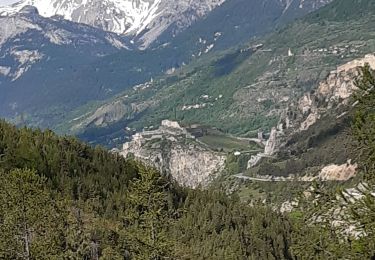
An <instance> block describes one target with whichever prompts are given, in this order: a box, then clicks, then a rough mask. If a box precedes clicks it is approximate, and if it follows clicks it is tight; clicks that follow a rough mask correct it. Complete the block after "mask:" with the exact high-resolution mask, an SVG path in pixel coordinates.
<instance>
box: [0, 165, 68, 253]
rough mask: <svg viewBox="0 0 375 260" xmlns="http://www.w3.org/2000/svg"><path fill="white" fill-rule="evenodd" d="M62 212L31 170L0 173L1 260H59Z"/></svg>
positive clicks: (61, 239) (39, 178) (42, 180)
mask: <svg viewBox="0 0 375 260" xmlns="http://www.w3.org/2000/svg"><path fill="white" fill-rule="evenodd" d="M62 219H63V211H62V210H61V209H60V208H59V205H58V203H57V202H56V201H55V200H53V199H52V197H51V194H50V193H49V192H48V190H47V189H46V187H45V179H44V178H42V177H39V176H38V175H36V174H35V172H33V171H30V170H13V171H11V172H10V173H5V172H0V234H1V236H0V258H1V259H25V260H30V259H58V258H59V257H61V252H62V251H63V250H62V245H63V242H64V240H63V236H62V234H63V228H62V226H61V224H62V223H63V221H62Z"/></svg>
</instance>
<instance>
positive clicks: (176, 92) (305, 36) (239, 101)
mask: <svg viewBox="0 0 375 260" xmlns="http://www.w3.org/2000/svg"><path fill="white" fill-rule="evenodd" d="M363 3H364V2H358V5H357V4H354V6H353V5H351V8H354V9H356V8H357V7H358V12H360V11H359V10H366V12H368V15H363V16H361V15H359V16H353V17H351V18H349V19H347V20H342V19H341V16H339V15H337V16H336V19H335V17H334V16H327V18H322V19H320V20H317V19H316V17H319V16H321V15H322V14H323V13H326V12H327V10H338V9H337V5H341V3H338V2H337V1H335V2H333V3H331V4H329V5H327V6H326V7H323V9H321V10H318V11H317V12H316V13H313V14H311V15H309V16H308V17H306V18H304V19H301V20H298V21H296V22H293V23H292V24H290V25H288V26H286V27H285V28H283V29H279V30H277V31H276V32H273V33H270V34H268V35H267V36H265V37H262V38H258V39H255V40H253V41H250V42H248V43H247V44H244V45H243V46H242V47H240V48H232V49H229V50H226V51H223V52H221V53H210V54H208V55H206V56H204V57H202V58H200V59H197V60H196V61H195V62H193V63H191V64H189V65H188V66H184V67H182V68H181V69H180V70H176V71H175V72H174V73H172V74H171V75H169V76H165V77H164V78H161V79H160V80H154V81H153V82H151V83H148V84H146V85H144V86H139V87H137V88H134V89H129V90H128V91H125V92H124V93H123V94H122V95H119V96H118V97H117V98H115V99H111V100H108V101H107V102H105V104H102V105H99V106H97V107H96V108H94V109H93V110H91V111H90V110H88V109H82V110H81V112H78V113H76V114H74V117H73V116H68V117H67V120H66V121H65V122H64V123H63V125H64V127H69V128H70V130H74V131H77V129H81V131H82V130H83V131H85V130H87V131H89V130H88V129H91V128H96V129H101V130H100V131H99V132H101V133H102V134H103V135H104V133H107V134H108V133H110V132H111V133H112V134H113V133H115V132H117V131H120V129H122V128H123V127H125V126H128V127H130V128H136V129H138V130H141V129H142V128H143V127H146V126H155V125H158V124H160V122H161V121H162V120H164V119H170V120H175V121H179V122H180V123H182V125H190V124H202V125H209V126H212V127H216V128H219V129H221V130H222V131H224V132H229V133H231V134H236V135H243V136H254V131H256V132H257V130H258V129H259V128H265V129H268V130H270V128H271V127H272V126H274V125H276V123H277V121H278V120H279V117H280V115H281V114H282V113H283V112H284V110H285V109H286V108H287V106H288V104H289V103H290V102H291V101H293V100H296V99H298V98H299V97H301V96H302V95H303V94H304V93H305V92H306V91H310V90H313V89H314V88H316V86H317V85H318V83H319V82H320V81H322V80H323V79H324V78H325V76H326V75H327V74H328V73H329V72H330V71H331V70H334V69H335V68H336V67H337V66H338V65H340V64H343V63H345V62H348V61H351V60H353V59H356V58H360V57H363V56H364V55H366V54H368V53H371V52H373V51H374V49H373V47H372V46H373V45H372V36H371V26H372V25H373V24H374V19H373V14H374V13H375V12H374V9H369V8H368V6H366V5H364V6H362V5H363ZM340 13H341V12H340ZM114 104H116V105H114ZM104 107H105V109H103V108H104ZM111 108H113V109H111ZM91 109H92V108H91ZM96 109H97V110H96ZM95 110H96V111H95ZM77 111H78V110H77ZM113 111H122V113H121V114H117V115H118V117H117V118H114V117H112V119H111V120H107V119H109V118H111V117H110V116H109V115H111V114H112V113H113ZM79 115H85V116H84V117H82V118H81V119H80V120H78V121H70V120H72V119H74V118H77V117H79ZM104 115H108V117H105V116H104ZM101 118H103V119H104V120H98V119H101ZM110 125H113V128H112V131H111V127H110ZM98 127H99V128H98ZM69 128H68V129H69ZM104 129H106V130H104ZM65 130H67V128H65ZM89 132H90V135H92V129H91V130H90V131H89ZM92 136H96V137H94V139H95V138H97V137H98V136H97V135H92Z"/></svg>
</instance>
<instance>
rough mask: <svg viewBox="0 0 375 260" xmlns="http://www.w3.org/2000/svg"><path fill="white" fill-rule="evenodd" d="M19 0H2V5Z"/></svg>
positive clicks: (0, 0)
mask: <svg viewBox="0 0 375 260" xmlns="http://www.w3.org/2000/svg"><path fill="white" fill-rule="evenodd" d="M18 1H19V0H0V6H1V5H9V4H12V3H15V2H18Z"/></svg>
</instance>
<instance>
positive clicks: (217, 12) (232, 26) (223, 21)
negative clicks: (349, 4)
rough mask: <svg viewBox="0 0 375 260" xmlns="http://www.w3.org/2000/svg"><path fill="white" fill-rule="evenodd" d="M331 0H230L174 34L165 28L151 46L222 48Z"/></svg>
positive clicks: (299, 15)
mask: <svg viewBox="0 0 375 260" xmlns="http://www.w3.org/2000/svg"><path fill="white" fill-rule="evenodd" d="M330 2H331V0H308V1H301V0H294V1H285V0H282V1H279V0H266V1H264V0H262V1H261V0H253V1H246V0H229V1H225V2H224V3H223V4H222V5H221V6H220V7H217V8H216V9H214V10H213V11H212V12H210V13H209V14H208V15H207V17H205V18H204V19H201V20H199V21H197V22H196V23H194V24H193V25H192V26H191V27H189V28H188V29H186V31H184V32H183V33H181V34H179V35H177V36H175V35H174V34H173V33H171V32H170V31H169V30H167V31H166V32H164V33H163V34H162V35H161V36H160V37H159V38H158V39H157V40H156V41H155V42H154V44H153V45H152V46H158V45H160V44H169V45H173V46H174V47H175V48H178V49H179V50H183V49H193V48H192V47H193V46H195V48H196V50H195V52H192V53H191V55H195V56H200V55H201V54H204V52H205V51H206V50H207V49H208V50H223V49H226V48H229V47H232V46H236V45H239V44H242V43H245V42H248V41H249V40H250V39H251V38H253V37H256V36H259V35H261V34H264V33H266V32H270V31H273V30H274V29H275V27H277V26H282V25H284V24H285V23H287V22H290V21H293V20H294V19H296V18H300V17H303V16H304V15H306V14H307V13H310V12H312V11H315V10H317V9H319V8H321V7H322V6H324V5H326V4H327V3H330ZM203 46H204V47H205V48H204V49H202V47H203ZM198 48H199V49H198ZM197 50H198V51H197ZM200 53H201V54H200Z"/></svg>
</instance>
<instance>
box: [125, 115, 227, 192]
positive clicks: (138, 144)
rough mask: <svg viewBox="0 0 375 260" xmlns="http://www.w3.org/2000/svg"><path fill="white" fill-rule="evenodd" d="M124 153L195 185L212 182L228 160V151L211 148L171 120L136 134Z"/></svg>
mask: <svg viewBox="0 0 375 260" xmlns="http://www.w3.org/2000/svg"><path fill="white" fill-rule="evenodd" d="M120 154H121V155H123V156H124V157H127V156H129V155H133V156H134V157H135V158H136V159H138V160H141V161H142V162H144V163H146V164H149V165H151V166H153V167H156V168H157V169H158V170H159V171H161V172H163V173H165V174H170V175H171V176H172V177H173V179H175V180H176V181H177V182H178V183H179V184H180V185H183V186H186V187H191V188H196V187H198V186H202V187H204V186H206V185H208V184H209V183H210V181H212V180H213V179H214V178H215V177H216V175H217V174H218V173H220V172H221V171H222V170H223V169H224V163H225V156H224V155H222V154H220V153H217V152H213V151H211V150H209V149H207V148H206V147H204V146H203V145H202V144H200V143H199V142H198V141H196V140H195V138H194V137H193V136H191V135H190V134H189V133H188V132H187V131H186V130H185V129H184V128H182V127H181V126H180V125H179V124H178V123H177V122H173V121H169V120H164V121H163V122H162V125H161V126H160V128H159V129H157V130H153V131H145V132H141V133H137V134H135V135H134V136H133V138H132V141H131V142H128V143H125V144H124V145H123V149H122V151H121V152H120Z"/></svg>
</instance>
